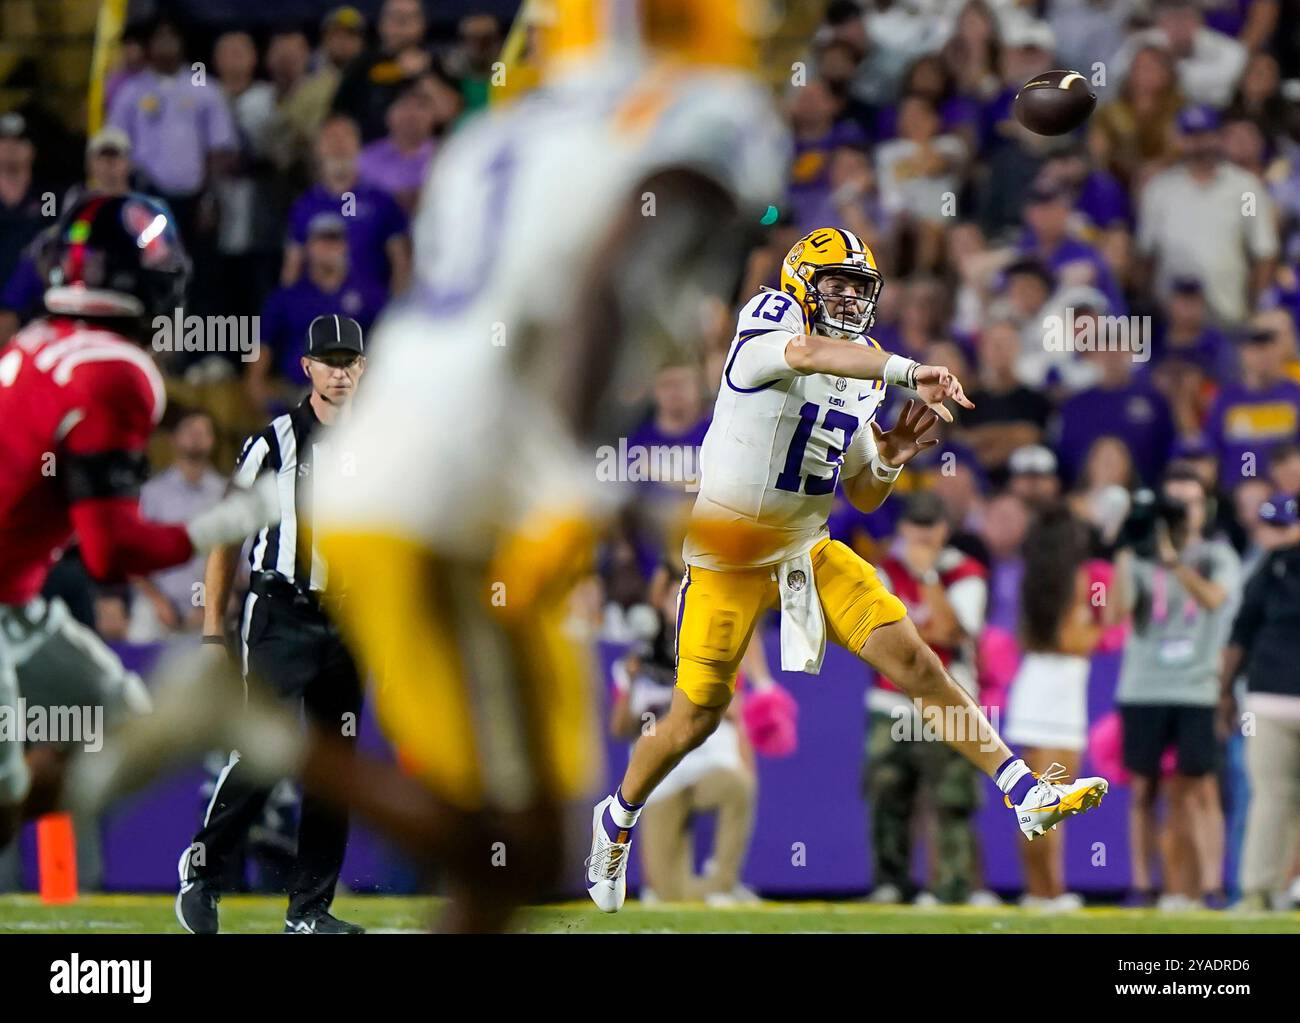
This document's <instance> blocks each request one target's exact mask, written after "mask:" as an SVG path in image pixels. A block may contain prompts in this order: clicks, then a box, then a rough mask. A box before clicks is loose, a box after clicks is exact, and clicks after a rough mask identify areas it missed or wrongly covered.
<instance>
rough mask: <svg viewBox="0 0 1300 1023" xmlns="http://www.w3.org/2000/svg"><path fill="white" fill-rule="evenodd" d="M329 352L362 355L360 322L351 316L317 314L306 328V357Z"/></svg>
mask: <svg viewBox="0 0 1300 1023" xmlns="http://www.w3.org/2000/svg"><path fill="white" fill-rule="evenodd" d="M330 352H352V353H354V354H356V355H363V354H364V353H365V347H364V345H363V344H362V341H361V324H359V323H358V322H357V321H356V320H354V319H353V318H352V317H351V316H317V317H316V319H314V320H312V321H311V326H309V327H308V328H307V358H309V359H318V358H320V357H321V356H323V355H328V354H329V353H330Z"/></svg>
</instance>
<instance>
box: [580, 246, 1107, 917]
mask: <svg viewBox="0 0 1300 1023" xmlns="http://www.w3.org/2000/svg"><path fill="white" fill-rule="evenodd" d="M780 283H781V288H780V290H777V291H774V290H767V289H765V290H763V291H762V292H760V293H759V294H758V295H756V296H755V297H754V298H753V299H751V300H750V301H749V302H747V303H746V304H745V306H744V307H743V308H742V309H741V312H740V317H739V320H738V323H737V327H736V334H735V337H734V339H733V340H732V342H731V347H730V350H729V351H728V354H727V359H726V362H725V364H724V368H723V373H722V381H721V384H720V387H719V390H718V397H717V402H716V404H715V407H714V412H713V420H712V423H711V424H710V426H709V430H708V433H707V434H706V436H705V439H704V445H703V449H702V451H701V468H702V477H701V481H700V490H699V493H698V495H697V498H696V503H695V507H694V509H693V512H692V516H691V522H690V525H689V526H688V529H687V534H686V539H685V543H684V547H683V560H684V561H685V563H686V572H685V575H684V577H683V579H682V583H681V588H680V591H679V594H678V603H677V682H676V688H675V690H674V693H673V701H672V705H671V708H670V710H669V713H668V715H667V717H666V718H665V719H664V720H662V721H660V722H658V723H657V725H656V728H655V729H654V730H653V731H651V732H649V733H648V734H645V735H643V736H642V737H641V739H640V740H639V741H638V743H637V745H636V747H635V748H634V750H633V752H632V756H631V760H630V762H629V763H628V767H627V771H626V773H625V774H624V775H623V780H622V783H621V784H620V785H619V786H618V788H617V789H616V790H615V791H614V792H613V794H611V795H610V796H608V797H606V798H605V799H603V800H602V801H601V802H599V803H598V804H596V807H595V809H594V812H593V817H592V844H591V854H590V856H589V857H588V859H587V861H586V866H587V876H586V882H587V891H588V893H589V894H590V896H591V898H592V899H593V901H594V902H595V903H596V905H597V906H599V907H600V908H601V909H602V910H605V911H606V912H611V913H612V912H615V911H617V910H618V909H619V908H620V907H621V906H622V905H623V901H624V898H625V896H626V890H627V865H628V855H629V851H630V847H631V841H632V835H633V833H634V831H635V828H636V824H637V818H638V816H639V815H640V813H641V808H642V806H643V805H644V803H645V801H646V798H647V797H648V796H649V795H650V793H651V791H653V789H654V788H655V786H656V785H657V784H658V783H659V782H660V781H661V780H662V779H663V778H664V777H665V776H666V775H667V774H668V772H669V771H671V770H672V769H673V767H674V766H675V765H676V764H677V763H678V761H679V760H681V758H682V757H683V756H685V754H686V753H688V752H689V751H690V750H692V749H695V748H696V747H698V746H699V745H700V744H701V743H702V742H704V740H705V739H707V738H708V737H709V735H711V734H712V733H713V731H714V730H715V729H716V728H717V727H718V724H719V723H720V722H721V721H722V719H723V716H724V714H725V713H726V710H727V706H728V704H729V703H730V702H731V699H732V696H733V695H734V691H735V684H736V674H737V669H738V667H739V665H740V660H741V657H742V656H743V655H744V653H745V649H746V647H747V646H748V644H749V642H750V640H751V638H752V636H753V634H754V629H755V626H756V623H757V622H758V620H759V617H760V615H762V614H763V612H765V611H766V610H767V609H769V608H771V607H779V608H780V615H781V625H780V632H781V660H782V667H783V668H784V669H785V670H797V671H805V672H809V673H812V674H816V673H817V672H818V670H819V669H820V667H821V661H822V656H823V653H824V650H825V642H826V640H827V639H828V638H829V639H831V640H833V641H834V642H836V643H838V644H839V645H841V646H843V647H845V648H846V649H848V650H850V651H851V652H853V653H854V654H856V655H857V656H858V657H860V658H861V659H862V660H864V661H865V662H867V664H869V665H870V666H871V667H872V668H874V669H875V670H876V671H878V672H881V673H882V674H884V675H887V676H888V677H889V678H890V679H892V680H894V681H895V682H896V684H898V685H899V686H900V687H901V688H902V689H903V690H904V691H905V692H906V693H907V694H908V695H909V696H911V697H912V698H913V699H917V700H920V701H921V706H922V710H923V712H932V708H934V709H938V710H940V711H941V713H938V714H936V715H935V718H936V719H937V720H939V721H942V722H943V731H944V734H943V736H942V738H943V739H944V740H945V741H946V742H948V743H950V744H951V745H952V746H953V747H954V748H956V749H957V750H958V751H959V752H961V753H962V754H963V755H964V756H965V757H966V758H967V759H969V760H970V761H971V762H972V763H974V764H975V765H976V766H978V767H979V768H980V769H981V770H983V771H984V772H985V773H986V774H988V775H989V776H990V777H991V778H992V779H993V780H994V782H995V783H996V784H997V786H998V788H999V789H1000V790H1001V791H1002V792H1003V793H1004V794H1005V800H1006V803H1007V805H1008V806H1009V807H1011V808H1012V809H1013V810H1014V811H1015V813H1016V816H1017V818H1018V821H1019V824H1020V828H1021V830H1022V831H1023V832H1024V834H1025V835H1026V836H1027V837H1028V838H1029V839H1030V840H1032V839H1033V838H1034V837H1035V836H1036V835H1042V834H1044V833H1045V832H1046V830H1047V829H1049V828H1055V827H1056V826H1057V824H1058V823H1059V822H1060V821H1061V820H1062V819H1063V818H1065V817H1068V816H1071V815H1074V814H1077V813H1081V812H1083V811H1085V810H1089V809H1091V808H1093V807H1094V806H1096V805H1097V804H1098V803H1100V802H1101V799H1102V796H1104V795H1105V793H1106V790H1107V782H1106V781H1105V779H1102V778H1084V779H1080V780H1077V781H1074V782H1072V783H1062V782H1061V781H1060V777H1061V773H1060V772H1059V771H1055V770H1049V771H1046V772H1044V773H1043V774H1042V775H1041V776H1039V775H1036V774H1034V773H1033V772H1032V771H1031V770H1030V769H1029V767H1028V765H1026V764H1025V762H1024V761H1023V760H1021V759H1020V758H1018V757H1016V756H1015V755H1013V754H1012V752H1011V750H1010V749H1008V747H1007V746H1006V744H1005V743H1004V742H1003V741H1002V740H1001V738H1000V737H998V736H997V735H996V734H995V733H994V731H993V728H992V726H991V725H990V724H989V723H988V721H987V719H985V718H984V716H983V715H982V713H981V712H980V711H979V708H978V707H977V706H976V704H975V703H974V701H973V700H972V699H971V697H970V696H969V695H967V694H966V692H965V691H964V690H963V689H962V688H961V687H960V686H959V685H957V684H956V683H955V682H954V681H953V680H952V678H950V677H949V676H948V674H947V673H946V672H945V671H944V669H943V666H942V665H941V664H940V661H939V658H938V657H937V656H936V655H935V654H934V652H933V651H931V650H930V648H929V647H928V646H927V645H926V644H925V642H924V641H923V640H922V639H921V637H920V635H919V634H918V632H917V630H916V627H915V626H914V625H913V624H912V622H911V621H910V620H909V619H908V618H907V614H906V610H905V609H904V607H903V604H902V602H901V601H899V600H898V598H897V597H895V596H894V595H893V594H891V593H890V592H889V591H888V590H887V589H886V588H885V587H884V586H883V585H882V583H881V582H880V580H879V579H878V578H877V576H876V572H875V570H874V569H873V568H872V566H871V565H869V564H868V563H867V562H865V561H864V560H862V559H861V558H860V557H858V555H857V554H856V553H854V552H853V551H852V550H851V549H850V548H848V547H847V546H845V545H844V544H842V543H840V542H838V541H836V540H832V539H830V537H829V535H828V530H827V524H826V520H827V515H828V513H829V512H830V508H831V502H832V500H833V498H834V494H835V489H836V487H837V486H839V487H842V488H843V491H844V494H845V496H846V497H847V498H848V499H849V501H850V502H851V503H852V504H853V505H854V506H855V507H857V508H859V509H860V510H862V511H872V510H874V509H875V508H877V507H878V506H879V505H880V504H881V502H883V501H884V500H885V498H886V497H887V496H888V495H889V492H890V490H891V489H892V488H893V485H894V481H895V480H896V479H897V478H898V475H899V472H900V471H901V469H902V467H903V466H904V465H905V464H906V463H907V462H908V461H910V460H911V459H912V458H913V457H914V456H915V455H916V454H917V453H918V452H920V451H921V450H923V449H925V448H927V447H930V446H931V445H933V444H935V443H937V439H936V438H927V436H926V434H927V433H928V432H929V431H930V429H931V428H932V427H934V426H935V424H936V423H937V422H938V421H939V419H940V418H943V419H945V420H950V419H951V414H950V413H949V412H948V410H947V409H946V408H945V407H944V404H943V402H944V401H945V400H946V399H951V400H953V401H955V402H956V403H957V404H959V405H962V406H965V407H967V408H969V407H972V406H971V403H970V401H969V400H968V399H967V398H966V396H965V394H964V393H963V391H962V387H961V384H960V382H959V381H958V380H957V379H956V378H955V377H954V376H953V375H952V374H951V373H950V372H949V371H948V370H947V369H945V368H944V367H941V366H927V365H920V364H918V363H916V362H914V361H913V360H911V359H907V358H905V357H903V356H900V355H891V354H890V353H888V352H885V351H883V350H881V348H880V346H879V345H878V344H877V343H876V342H875V341H874V340H873V339H872V338H871V337H870V336H869V335H868V334H867V331H868V330H869V329H870V328H871V325H872V322H873V321H874V319H875V309H876V303H877V301H878V299H879V296H880V291H881V287H882V286H883V283H884V282H883V278H882V276H881V274H880V272H879V270H878V269H877V266H876V261H875V258H874V257H873V255H872V253H871V251H870V250H869V249H868V248H867V247H866V246H865V245H864V244H863V243H862V242H861V241H860V240H859V239H858V238H857V236H855V235H854V234H852V233H850V232H848V231H843V230H839V229H837V228H821V229H818V230H815V231H813V232H811V233H810V234H808V235H806V236H805V237H804V238H802V239H800V241H799V242H798V243H796V244H795V245H794V247H793V248H791V250H790V252H789V254H788V255H787V256H786V258H785V261H784V263H783V264H782V270H781V281H780ZM889 385H897V386H900V387H905V388H908V389H911V390H913V391H915V392H916V393H917V394H918V396H919V397H920V399H921V400H920V402H916V401H908V402H907V403H906V404H905V406H904V407H903V410H902V412H901V414H900V416H899V419H898V421H897V422H896V423H895V424H894V427H893V429H890V430H887V431H886V430H882V429H881V427H880V426H879V425H878V424H877V423H876V421H875V416H876V413H877V411H878V410H879V408H880V405H881V403H882V401H883V399H884V396H885V388H886V387H887V386H889ZM945 710H947V711H953V710H956V711H959V713H951V712H949V713H942V711H945ZM927 720H929V718H927ZM963 722H976V724H975V726H974V727H968V728H963V727H961V724H962V723H963Z"/></svg>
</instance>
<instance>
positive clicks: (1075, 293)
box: [1060, 284, 1110, 316]
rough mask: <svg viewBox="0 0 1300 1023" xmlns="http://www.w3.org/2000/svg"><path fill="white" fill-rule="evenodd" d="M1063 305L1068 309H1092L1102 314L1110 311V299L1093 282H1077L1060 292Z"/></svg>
mask: <svg viewBox="0 0 1300 1023" xmlns="http://www.w3.org/2000/svg"><path fill="white" fill-rule="evenodd" d="M1060 302H1061V305H1063V306H1065V308H1067V309H1091V310H1092V311H1093V312H1094V313H1097V314H1098V315H1100V316H1105V315H1106V314H1107V313H1108V312H1110V299H1108V298H1107V297H1106V295H1105V293H1104V292H1102V291H1098V290H1097V289H1096V288H1094V287H1093V286H1092V285H1091V284H1075V285H1072V286H1071V287H1068V288H1065V289H1064V290H1063V291H1062V292H1061V294H1060Z"/></svg>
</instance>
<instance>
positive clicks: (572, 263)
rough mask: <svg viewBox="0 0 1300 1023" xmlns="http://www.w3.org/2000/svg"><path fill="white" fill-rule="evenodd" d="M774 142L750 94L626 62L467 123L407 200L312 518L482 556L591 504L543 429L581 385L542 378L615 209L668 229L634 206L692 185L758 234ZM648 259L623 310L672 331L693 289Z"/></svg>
mask: <svg viewBox="0 0 1300 1023" xmlns="http://www.w3.org/2000/svg"><path fill="white" fill-rule="evenodd" d="M786 146H787V140H786V136H785V134H784V129H783V128H782V126H781V122H780V118H779V116H778V115H777V113H776V112H775V111H774V110H773V108H772V104H771V102H770V100H769V98H768V97H767V95H766V92H765V90H763V89H762V88H761V87H760V86H758V85H757V84H754V83H753V82H752V81H751V80H748V79H746V78H745V77H743V76H741V75H738V74H731V73H727V72H723V71H717V72H705V71H690V70H687V69H683V68H680V67H678V68H674V69H671V70H669V69H664V70H663V71H662V72H659V73H656V72H654V71H647V69H646V66H645V64H644V62H643V61H642V60H639V59H637V58H636V57H635V56H634V55H633V54H630V53H625V54H623V55H622V56H621V57H619V58H618V59H611V60H609V61H607V62H605V63H603V64H601V65H600V66H598V67H594V68H591V69H590V70H588V71H586V72H582V73H574V74H571V75H569V76H568V77H566V78H564V79H563V80H561V81H559V82H557V83H555V84H554V85H552V86H550V87H548V88H546V89H543V90H541V91H539V92H537V93H534V94H531V95H529V96H527V97H525V98H523V99H522V100H521V101H520V102H519V103H517V104H515V105H514V106H512V107H510V108H508V109H506V110H504V111H499V112H496V111H494V112H492V113H491V114H489V115H488V116H485V117H483V118H481V119H480V120H479V121H478V122H477V123H475V124H472V125H470V126H467V127H466V128H465V129H464V130H463V131H462V132H461V133H459V134H458V135H457V136H455V137H454V138H453V139H452V141H451V142H450V143H449V144H448V145H447V147H446V148H445V150H444V151H443V152H442V153H441V154H440V155H439V158H438V159H437V161H436V162H435V166H434V168H433V172H432V175H431V177H430V179H429V181H428V183H427V184H426V186H425V197H426V198H425V201H424V204H423V206H422V208H421V209H420V211H419V213H418V215H417V218H416V222H415V229H414V233H415V260H416V262H415V270H416V275H417V284H416V287H415V289H414V291H413V294H412V295H411V296H410V297H409V299H408V300H406V301H405V302H403V303H402V304H401V305H400V307H398V308H394V309H392V310H391V311H390V313H389V314H388V315H387V316H386V317H385V319H384V320H383V322H382V323H381V325H380V327H379V328H378V329H377V331H376V333H375V337H374V341H373V345H372V350H373V351H374V352H375V355H374V358H373V360H372V366H371V367H370V373H369V376H368V380H367V383H368V384H369V387H368V388H367V391H368V393H367V394H366V395H364V396H363V397H362V398H361V399H360V400H358V402H357V404H356V412H355V415H354V417H353V419H352V421H351V422H350V423H349V424H348V425H347V426H346V427H344V428H343V430H342V431H341V436H340V439H339V448H340V450H342V451H344V452H346V454H347V456H348V458H349V459H350V464H352V465H355V469H356V477H350V476H348V475H346V474H345V475H342V476H340V477H339V478H338V479H337V480H336V481H335V483H336V485H334V486H328V485H327V486H326V487H325V488H324V489H323V492H322V494H321V497H320V500H321V504H320V508H319V512H318V514H319V515H320V516H321V519H322V521H330V522H333V523H335V524H337V525H339V526H343V527H346V526H348V525H349V524H356V523H364V524H366V525H368V526H371V527H375V526H379V525H386V526H389V527H391V528H392V529H394V530H397V531H399V532H401V533H402V534H403V535H407V536H410V537H412V538H419V539H422V540H425V541H427V542H429V543H431V544H433V545H435V546H437V547H439V548H440V549H445V550H449V551H455V552H458V553H462V554H468V553H471V552H477V553H479V554H486V553H487V552H488V550H489V549H490V546H491V542H492V539H493V537H494V536H496V535H497V534H498V532H499V530H500V529H502V528H508V527H509V526H510V524H512V523H513V522H517V521H518V520H519V518H520V517H521V516H522V515H523V514H524V513H525V511H526V509H527V507H528V506H529V505H534V504H538V503H542V504H545V503H546V502H547V501H548V500H550V499H552V498H553V499H555V500H562V501H563V502H565V503H571V502H572V501H573V499H574V498H575V496H577V495H581V494H584V493H587V494H591V493H593V492H594V485H595V473H594V472H593V470H592V460H591V456H590V454H587V455H586V456H583V457H579V456H578V454H577V452H576V450H575V448H574V446H573V444H572V443H571V442H570V441H569V440H568V439H567V438H566V437H565V432H566V431H565V429H564V428H563V427H562V426H561V424H560V422H559V419H558V417H557V409H559V410H563V409H564V407H565V404H566V403H567V402H570V401H574V400H577V398H578V396H579V394H580V392H581V390H582V388H583V386H584V381H583V380H581V379H578V380H573V379H568V380H566V379H557V377H556V368H557V367H563V366H565V365H566V362H565V360H564V359H563V358H562V357H561V356H560V355H559V353H560V352H562V351H563V350H564V349H565V348H566V347H571V345H572V343H573V342H572V340H571V338H570V336H569V331H570V329H571V326H572V324H573V323H574V321H575V319H576V313H577V312H579V311H581V310H582V309H583V307H584V306H585V305H587V304H589V303H590V302H591V301H592V299H593V297H592V296H590V295H586V294H584V292H583V282H584V280H585V279H586V278H587V276H588V274H589V271H590V265H591V262H592V260H593V258H594V257H595V256H596V249H597V247H598V246H599V244H600V242H601V239H602V237H603V236H604V235H605V234H606V233H607V231H608V230H609V228H610V225H611V224H612V223H614V222H615V221H616V220H617V218H618V217H619V215H620V213H621V211H622V209H623V208H624V207H625V206H626V205H627V203H628V202H629V199H630V198H631V199H635V200H636V201H639V202H641V203H642V204H643V213H644V215H646V216H648V217H654V218H657V219H658V221H660V222H664V223H665V231H668V230H669V228H668V227H667V222H668V221H669V220H670V219H671V218H672V217H673V216H674V214H675V212H676V211H674V210H672V209H665V208H664V207H663V205H662V203H660V202H659V201H658V200H659V197H658V196H654V195H650V194H645V195H641V196H635V195H634V190H635V189H637V188H638V187H639V186H640V185H641V183H642V182H644V181H646V180H647V179H648V178H651V177H652V176H653V175H655V174H656V173H657V172H660V171H663V170H666V169H674V168H684V169H688V170H692V171H695V172H698V173H700V174H703V175H705V176H707V177H709V178H711V179H712V180H713V181H715V182H716V183H717V184H718V185H720V186H721V187H722V188H723V189H724V190H725V191H726V192H727V193H729V194H730V195H731V196H732V197H734V199H735V201H736V203H737V205H738V206H739V207H740V209H742V210H745V211H746V215H749V214H750V212H751V211H752V219H753V220H754V221H757V219H758V216H759V215H760V213H761V211H762V209H763V207H764V205H765V204H766V203H767V202H768V201H769V200H770V198H771V197H773V196H775V195H777V194H779V191H780V185H781V175H782V174H783V171H784V168H785V166H786V159H787V157H786ZM653 255H654V254H653V253H647V254H646V259H645V260H642V261H641V262H640V263H639V264H638V275H637V277H636V278H635V279H633V280H629V281H627V282H626V284H627V286H628V288H629V290H630V289H637V290H638V291H639V292H640V294H637V295H631V296H629V298H630V301H629V303H628V304H629V305H630V306H632V307H633V308H636V307H638V306H639V308H636V313H637V315H639V316H642V317H645V318H647V323H651V322H653V321H655V320H657V321H659V322H658V323H655V324H654V327H653V329H655V330H656V331H657V332H658V333H660V334H667V333H669V332H674V333H675V332H679V331H681V332H684V331H686V330H689V329H690V327H691V326H693V325H691V324H689V323H683V320H685V319H688V318H689V315H690V314H691V312H692V309H693V307H692V299H693V298H697V297H698V296H693V295H692V294H691V291H690V289H691V287H692V286H693V285H694V284H696V283H698V282H695V281H692V280H690V279H682V278H681V277H680V276H679V271H680V268H679V267H674V266H654V265H652V264H650V262H649V261H650V259H651V257H652V256H653ZM618 343H619V341H618V340H617V339H616V338H613V337H611V344H618ZM626 354H627V353H626V352H624V353H621V354H620V355H619V356H618V358H620V359H622V358H624V356H625V355H626ZM640 354H641V365H642V368H643V369H649V368H653V357H647V356H646V353H645V352H642V353H640ZM618 375H619V376H622V377H624V378H625V377H626V376H628V375H630V374H629V372H628V371H627V370H624V371H623V372H621V373H619V374H618ZM322 482H325V481H322Z"/></svg>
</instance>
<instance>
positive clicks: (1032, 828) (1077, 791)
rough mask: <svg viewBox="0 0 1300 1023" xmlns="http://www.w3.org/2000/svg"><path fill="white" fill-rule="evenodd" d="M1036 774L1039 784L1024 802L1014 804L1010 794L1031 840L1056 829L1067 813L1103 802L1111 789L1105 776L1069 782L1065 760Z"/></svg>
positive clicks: (1073, 813)
mask: <svg viewBox="0 0 1300 1023" xmlns="http://www.w3.org/2000/svg"><path fill="white" fill-rule="evenodd" d="M1034 777H1035V778H1037V779H1038V784H1037V785H1035V786H1034V787H1033V788H1032V789H1030V790H1029V793H1028V794H1027V795H1026V796H1025V799H1024V802H1022V803H1019V804H1017V805H1015V806H1011V799H1010V797H1007V798H1006V804H1007V806H1011V808H1012V809H1013V810H1015V811H1016V819H1017V820H1018V821H1019V822H1020V830H1021V831H1023V832H1024V834H1025V837H1026V838H1028V839H1029V841H1031V842H1032V841H1033V840H1034V839H1035V838H1037V837H1038V836H1039V835H1045V834H1047V832H1048V831H1051V830H1054V829H1055V828H1056V827H1057V826H1059V825H1060V823H1061V821H1063V820H1065V818H1066V817H1073V816H1074V815H1075V814H1080V813H1086V812H1087V811H1088V810H1091V809H1092V808H1093V807H1095V806H1099V805H1100V804H1101V800H1102V797H1104V796H1105V795H1106V793H1107V791H1108V790H1109V789H1110V783H1109V782H1108V781H1106V779H1105V778H1080V779H1078V780H1077V781H1072V782H1067V781H1066V780H1065V779H1066V770H1065V767H1064V766H1063V765H1061V764H1052V765H1051V766H1050V767H1049V768H1048V769H1047V770H1046V771H1044V772H1043V773H1042V774H1036V775H1034Z"/></svg>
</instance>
